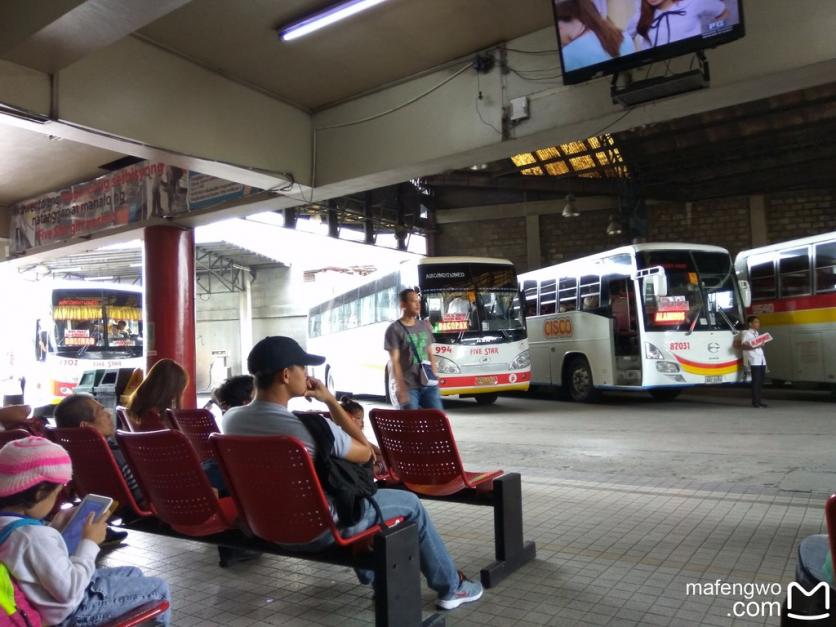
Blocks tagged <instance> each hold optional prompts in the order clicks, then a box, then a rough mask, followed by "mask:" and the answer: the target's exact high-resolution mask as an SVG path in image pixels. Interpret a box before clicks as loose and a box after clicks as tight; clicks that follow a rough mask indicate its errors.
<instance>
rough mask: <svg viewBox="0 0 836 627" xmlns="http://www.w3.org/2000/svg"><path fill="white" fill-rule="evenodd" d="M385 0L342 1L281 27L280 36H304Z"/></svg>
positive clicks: (283, 38)
mask: <svg viewBox="0 0 836 627" xmlns="http://www.w3.org/2000/svg"><path fill="white" fill-rule="evenodd" d="M385 1H386V0H347V1H346V2H340V3H339V4H335V5H334V6H332V7H331V8H330V9H326V10H324V11H320V12H319V13H315V14H313V15H311V16H310V17H306V18H304V19H302V20H299V21H298V22H294V23H293V24H290V25H289V26H285V27H284V28H281V29H279V36H280V37H281V38H282V40H284V41H291V40H293V39H299V37H304V36H305V35H308V34H309V33H312V32H314V31H317V30H319V29H320V28H325V27H326V26H328V25H329V24H333V23H334V22H339V21H340V20H344V19H345V18H347V17H351V16H352V15H354V14H355V13H360V11H365V10H366V9H369V8H371V7H373V6H375V5H377V4H380V3H381V2H385Z"/></svg>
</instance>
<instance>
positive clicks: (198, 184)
mask: <svg viewBox="0 0 836 627" xmlns="http://www.w3.org/2000/svg"><path fill="white" fill-rule="evenodd" d="M256 191H258V190H256V188H254V187H250V186H249V185H242V184H241V183H233V182H232V181H226V180H224V179H219V178H216V177H214V176H209V175H208V174H201V173H200V172H189V211H197V210H198V209H203V208H205V207H211V206H212V205H218V204H220V203H222V202H229V201H231V200H240V199H242V198H244V197H245V196H249V195H250V194H252V193H254V192H256Z"/></svg>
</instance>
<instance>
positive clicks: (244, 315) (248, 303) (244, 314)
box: [238, 271, 253, 372]
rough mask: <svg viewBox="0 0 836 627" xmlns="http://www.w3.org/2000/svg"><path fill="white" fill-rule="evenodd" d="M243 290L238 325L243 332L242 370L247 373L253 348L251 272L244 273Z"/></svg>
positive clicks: (239, 305) (240, 297) (240, 298)
mask: <svg viewBox="0 0 836 627" xmlns="http://www.w3.org/2000/svg"><path fill="white" fill-rule="evenodd" d="M242 274H243V278H242V283H243V284H244V289H243V290H241V293H240V295H239V301H238V303H239V304H238V324H239V325H240V326H239V328H240V332H241V369H242V371H243V372H246V371H247V355H249V354H250V349H252V347H253V289H252V287H253V278H252V275H251V274H250V273H249V271H243V272H242Z"/></svg>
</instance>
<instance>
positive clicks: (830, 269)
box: [816, 242, 836, 294]
mask: <svg viewBox="0 0 836 627" xmlns="http://www.w3.org/2000/svg"><path fill="white" fill-rule="evenodd" d="M834 290H836V242H825V243H822V244H817V245H816V293H817V294H821V293H822V292H832V291H834Z"/></svg>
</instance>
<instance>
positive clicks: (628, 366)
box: [520, 243, 746, 401]
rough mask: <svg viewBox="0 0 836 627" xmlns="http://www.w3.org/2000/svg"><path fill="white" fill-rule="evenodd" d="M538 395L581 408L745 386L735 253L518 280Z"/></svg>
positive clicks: (586, 263)
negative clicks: (625, 397)
mask: <svg viewBox="0 0 836 627" xmlns="http://www.w3.org/2000/svg"><path fill="white" fill-rule="evenodd" d="M520 287H521V289H522V291H523V293H524V300H525V302H524V308H525V313H526V320H527V329H528V339H529V344H530V350H531V373H532V380H531V383H532V385H544V386H557V387H561V388H563V389H565V390H566V391H567V392H568V393H569V395H570V396H571V397H572V398H573V399H574V400H577V401H594V400H596V399H597V398H598V397H599V396H600V393H601V391H602V390H647V391H649V392H650V394H651V395H653V396H654V397H655V398H657V399H660V400H666V399H672V398H674V397H675V396H677V395H678V394H679V393H680V392H681V391H682V390H683V389H685V388H688V387H692V386H696V385H706V384H722V383H735V382H737V381H739V380H740V378H741V372H742V369H741V360H740V355H739V351H737V350H736V349H735V348H734V346H733V344H734V338H735V335H736V333H737V332H738V330H739V328H740V325H741V318H742V316H743V307H742V304H743V301H744V299H745V298H746V295H745V294H742V293H741V290H740V287H739V285H738V282H737V280H736V277H735V273H734V266H733V264H732V259H731V257H730V256H729V253H728V251H727V250H725V249H724V248H719V247H717V246H702V245H698V244H678V243H677V244H665V243H659V244H637V245H633V246H623V247H621V248H616V249H614V250H609V251H606V252H603V253H599V254H597V255H591V256H589V257H583V258H581V259H576V260H574V261H568V262H566V263H561V264H558V265H555V266H550V267H548V268H542V269H540V270H534V271H533V272H528V273H525V274H522V275H520Z"/></svg>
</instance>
